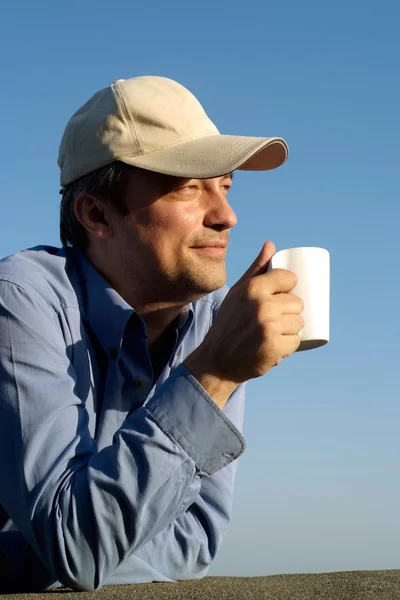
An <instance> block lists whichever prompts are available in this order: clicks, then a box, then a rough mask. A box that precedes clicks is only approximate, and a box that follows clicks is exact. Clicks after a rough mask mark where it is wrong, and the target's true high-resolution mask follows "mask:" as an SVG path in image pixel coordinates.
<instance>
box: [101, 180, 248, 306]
mask: <svg viewBox="0 0 400 600" xmlns="http://www.w3.org/2000/svg"><path fill="white" fill-rule="evenodd" d="M231 185H232V176H231V175H226V176H224V177H218V178H215V179H203V180H202V179H179V178H176V177H170V176H166V175H159V174H155V173H151V172H149V171H142V170H136V169H135V170H133V171H132V176H131V178H130V181H129V183H128V186H127V189H126V196H125V205H126V207H127V210H128V214H127V215H126V216H123V217H122V216H121V215H117V214H116V213H115V214H114V216H113V223H112V226H113V233H114V236H113V245H114V249H115V250H116V251H117V253H118V255H119V260H120V261H122V264H121V268H122V269H123V270H125V272H127V273H128V276H129V277H130V278H132V283H134V285H135V286H137V285H140V286H143V289H144V290H146V291H147V293H146V294H145V295H146V296H148V300H149V301H151V300H154V299H157V298H159V299H160V300H169V299H171V300H172V299H187V300H190V299H195V298H197V297H201V296H203V295H205V294H207V293H209V292H211V291H214V290H216V289H218V288H220V287H222V286H223V285H224V284H225V282H226V265H225V256H226V251H227V245H228V237H229V231H230V229H231V228H232V227H234V226H235V225H236V222H237V219H236V215H235V213H234V211H233V210H232V208H231V207H230V205H229V203H228V199H227V196H228V192H229V189H230V187H231Z"/></svg>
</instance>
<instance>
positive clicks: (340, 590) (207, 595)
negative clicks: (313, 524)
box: [4, 570, 400, 600]
mask: <svg viewBox="0 0 400 600" xmlns="http://www.w3.org/2000/svg"><path fill="white" fill-rule="evenodd" d="M11 598H15V599H18V600H83V599H84V600H95V599H98V600H102V599H103V600H106V599H107V600H108V599H110V600H203V599H204V600H213V599H215V600H231V599H232V600H233V599H235V600H237V599H241V598H243V599H245V600H263V599H270V600H392V599H399V600H400V570H396V571H349V572H341V573H324V574H316V575H273V576H270V577H206V578H205V579H202V580H199V581H186V582H179V583H150V584H138V585H116V586H105V587H103V588H102V589H101V590H98V591H97V592H72V591H70V590H66V589H62V590H55V591H53V592H47V593H39V594H7V595H4V599H5V600H8V599H11Z"/></svg>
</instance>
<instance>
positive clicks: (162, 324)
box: [134, 303, 185, 349]
mask: <svg viewBox="0 0 400 600" xmlns="http://www.w3.org/2000/svg"><path fill="white" fill-rule="evenodd" d="M184 306H185V303H180V304H174V305H168V304H161V303H157V304H155V303H154V304H152V305H149V304H148V305H144V306H138V307H134V308H135V311H136V312H137V313H138V314H139V315H140V316H141V317H142V319H143V321H144V322H145V324H146V330H147V336H148V341H147V346H148V348H149V349H150V348H151V347H152V346H154V344H155V343H156V342H157V341H158V340H159V339H160V338H161V337H162V336H163V335H164V334H166V333H167V332H168V331H169V330H170V329H171V328H172V326H173V324H174V323H175V321H176V319H177V318H178V317H179V315H180V314H181V312H182V309H183V308H184Z"/></svg>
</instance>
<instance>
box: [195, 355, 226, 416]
mask: <svg viewBox="0 0 400 600" xmlns="http://www.w3.org/2000/svg"><path fill="white" fill-rule="evenodd" d="M183 364H184V366H185V367H186V368H187V370H188V371H189V372H190V373H191V374H192V375H193V377H195V378H196V379H197V381H198V382H199V383H200V385H201V386H202V387H203V388H204V389H205V390H206V392H207V393H208V394H209V395H210V396H211V398H212V399H213V400H214V402H215V403H216V404H217V405H218V406H219V408H220V409H221V410H224V408H225V405H226V403H227V402H228V400H229V398H230V396H231V395H232V394H233V392H234V391H235V390H236V389H237V387H238V384H237V383H235V382H233V381H229V380H224V379H222V378H221V377H218V376H216V375H215V374H213V373H212V370H211V369H210V368H207V366H206V365H205V364H204V363H203V362H202V361H201V359H200V357H199V356H198V355H197V354H196V352H194V353H193V354H191V355H190V356H188V357H187V358H186V360H185V361H184V363H183Z"/></svg>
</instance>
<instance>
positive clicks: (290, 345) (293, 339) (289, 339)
mask: <svg viewBox="0 0 400 600" xmlns="http://www.w3.org/2000/svg"><path fill="white" fill-rule="evenodd" d="M281 340H282V357H283V358H285V357H286V356H290V355H291V354H293V352H296V350H297V349H298V347H299V346H300V338H299V336H298V335H282V337H281Z"/></svg>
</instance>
